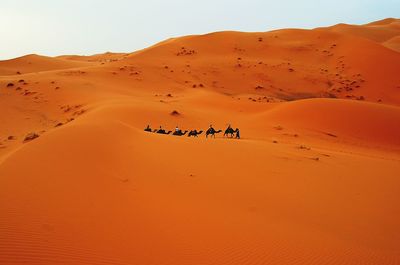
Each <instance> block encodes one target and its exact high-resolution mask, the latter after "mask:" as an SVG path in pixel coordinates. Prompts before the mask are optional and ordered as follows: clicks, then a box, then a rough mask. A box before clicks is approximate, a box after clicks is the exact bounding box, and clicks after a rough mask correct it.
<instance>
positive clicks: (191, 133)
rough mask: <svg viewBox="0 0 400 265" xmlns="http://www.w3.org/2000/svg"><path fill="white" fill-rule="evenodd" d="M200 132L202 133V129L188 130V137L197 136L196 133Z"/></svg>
mask: <svg viewBox="0 0 400 265" xmlns="http://www.w3.org/2000/svg"><path fill="white" fill-rule="evenodd" d="M202 133H203V131H197V130H193V131H190V132H189V134H188V137H190V136H193V137H197V136H198V135H200V134H202Z"/></svg>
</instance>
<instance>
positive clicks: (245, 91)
mask: <svg viewBox="0 0 400 265" xmlns="http://www.w3.org/2000/svg"><path fill="white" fill-rule="evenodd" d="M398 23H399V22H398V20H395V19H388V20H383V21H379V22H376V23H371V24H367V25H361V26H351V25H346V26H343V25H342V26H340V25H339V26H333V27H330V28H318V29H315V30H299V29H288V30H278V31H272V32H265V33H261V32H260V33H241V32H217V33H211V34H206V35H201V36H187V37H182V38H174V39H170V40H167V41H164V42H161V43H159V44H156V45H154V46H152V47H149V48H147V49H144V50H141V51H137V52H134V53H132V54H114V53H106V54H103V55H101V54H100V55H94V56H72V55H69V56H59V57H57V58H49V57H42V56H36V55H31V56H28V57H21V58H17V59H14V60H8V61H2V62H0V106H1V112H0V264H2V265H3V264H6V265H9V264H10V265H11V264H143V265H146V264H157V265H162V264H174V265H180V264H182V265H183V264H218V265H228V264H293V265H301V264H321V265H322V264H393V265H395V264H400V248H399V246H400V231H399V226H400V208H399V203H398V202H399V201H400V195H399V194H400V193H399V188H398V187H399V185H400V179H399V173H400V137H399V135H400V75H399V69H400V54H399V53H398V52H397V51H396V49H393V48H392V49H388V48H387V46H388V41H389V40H395V38H398V37H399V35H400V32H399V31H398ZM396 30H397V31H396ZM395 32H397V33H395ZM29 62H31V63H29ZM17 72H19V73H18V74H17ZM174 111H175V112H174ZM228 123H231V124H232V125H233V126H234V127H239V128H240V129H241V134H242V139H240V140H236V139H227V138H223V137H222V134H219V135H217V137H216V138H215V139H209V138H208V139H206V138H205V136H204V133H203V134H202V135H200V136H199V137H198V138H189V137H187V136H183V137H176V136H172V135H159V134H154V133H146V132H144V131H143V128H144V127H145V126H147V124H150V125H151V126H152V127H153V128H155V127H158V126H159V125H162V126H164V127H165V128H166V129H169V130H172V129H173V128H174V127H175V126H176V125H179V126H180V127H182V129H184V130H187V129H195V128H196V129H201V130H205V129H207V127H208V126H209V125H210V124H213V125H214V127H216V128H217V129H224V128H225V127H226V126H227V125H228ZM30 133H34V134H35V135H31V136H33V137H32V138H34V139H33V140H29V141H28V140H27V141H24V140H25V138H26V136H27V135H28V134H30ZM36 136H38V137H36ZM35 137H36V138H35Z"/></svg>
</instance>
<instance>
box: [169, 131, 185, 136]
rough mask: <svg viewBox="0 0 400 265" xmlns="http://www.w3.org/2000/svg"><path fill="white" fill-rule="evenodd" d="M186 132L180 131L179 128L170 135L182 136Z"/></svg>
mask: <svg viewBox="0 0 400 265" xmlns="http://www.w3.org/2000/svg"><path fill="white" fill-rule="evenodd" d="M187 132H188V131H184V132H182V130H179V131H175V132H174V133H173V134H172V135H175V136H184V135H185V134H186V133H187Z"/></svg>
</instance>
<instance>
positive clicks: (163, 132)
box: [153, 129, 172, 134]
mask: <svg viewBox="0 0 400 265" xmlns="http://www.w3.org/2000/svg"><path fill="white" fill-rule="evenodd" d="M153 132H155V133H159V134H170V133H172V131H168V132H166V131H165V130H164V129H159V130H157V129H155V130H154V131H153Z"/></svg>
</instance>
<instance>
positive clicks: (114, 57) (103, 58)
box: [57, 52, 128, 62]
mask: <svg viewBox="0 0 400 265" xmlns="http://www.w3.org/2000/svg"><path fill="white" fill-rule="evenodd" d="M127 55H128V54H126V53H112V52H107V53H104V54H96V55H91V56H83V55H62V56H58V57H57V58H59V59H65V60H72V61H84V62H112V61H118V60H121V59H122V58H124V57H126V56H127Z"/></svg>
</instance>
